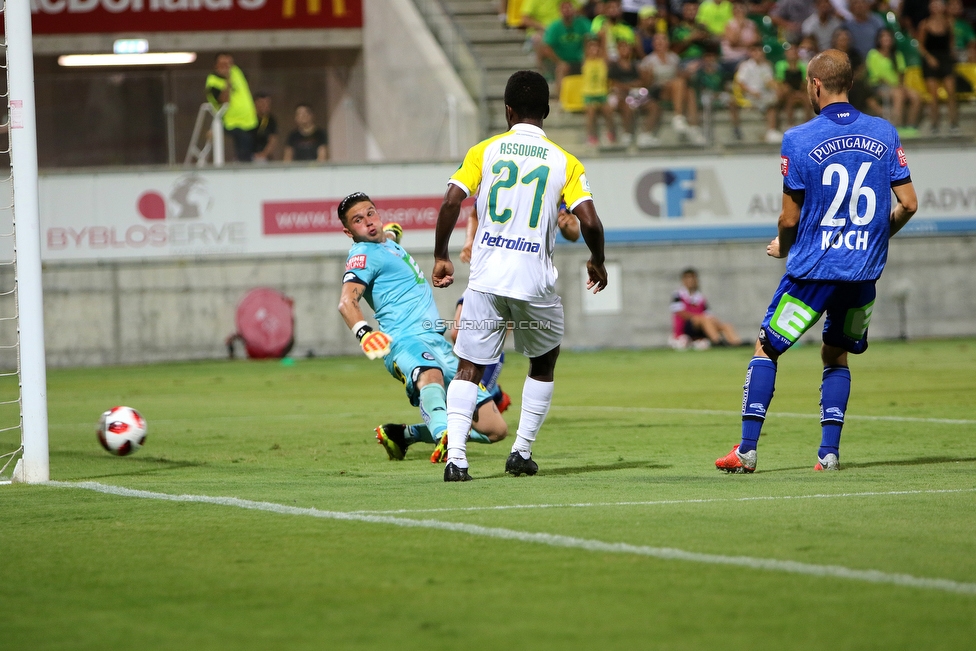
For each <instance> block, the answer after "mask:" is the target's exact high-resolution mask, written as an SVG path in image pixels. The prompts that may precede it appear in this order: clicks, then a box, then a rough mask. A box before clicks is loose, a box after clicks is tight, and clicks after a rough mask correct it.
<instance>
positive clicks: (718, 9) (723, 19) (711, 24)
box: [698, 0, 732, 38]
mask: <svg viewBox="0 0 976 651" xmlns="http://www.w3.org/2000/svg"><path fill="white" fill-rule="evenodd" d="M730 20H732V3H731V2H730V1H729V0H705V1H704V2H702V3H701V4H700V5H699V6H698V22H699V23H701V24H702V25H704V26H705V27H706V28H707V29H708V31H709V32H711V34H712V36H714V37H716V38H721V37H722V35H723V34H725V26H726V25H728V24H729V21H730Z"/></svg>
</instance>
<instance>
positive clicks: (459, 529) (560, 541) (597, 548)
mask: <svg viewBox="0 0 976 651" xmlns="http://www.w3.org/2000/svg"><path fill="white" fill-rule="evenodd" d="M46 485H47V486H53V487H56V488H74V489H83V490H89V491H95V492H98V493H104V494H107V495H115V496H119V497H133V498H139V499H152V500H161V501H168V502H189V503H195V504H213V505H217V506H230V507H235V508H240V509H247V510H252V511H266V512H269V513H277V514H280V515H298V516H305V517H314V518H322V519H327V520H344V521H352V522H367V523H370V524H383V525H391V526H396V527H409V528H417V529H434V530H439V531H448V532H452V533H464V534H468V535H472V536H479V537H485V538H496V539H501V540H515V541H518V542H526V543H534V544H540V545H547V546H549V547H562V548H567V549H582V550H585V551H591V552H602V553H609V554H631V555H636V556H648V557H651V558H657V559H660V560H675V561H686V562H691V563H703V564H708V565H726V566H729V565H731V566H737V567H747V568H750V569H756V570H768V571H772V572H784V573H788V574H802V575H807V576H815V577H833V578H839V579H847V580H851V581H861V582H865V583H876V584H889V585H896V586H901V587H906V588H919V589H923V590H938V591H941V592H951V593H955V594H963V595H976V583H964V582H960V581H953V580H951V579H932V578H926V577H919V576H913V575H910V574H893V573H889V572H882V571H880V570H858V569H854V568H850V567H844V566H841V565H816V564H813V563H801V562H798V561H783V560H776V559H771V558H755V557H751V556H724V555H721V554H702V553H698V552H690V551H686V550H683V549H674V548H671V547H649V546H645V545H631V544H628V543H610V542H604V541H601V540H592V539H587V538H576V537H573V536H562V535H557V534H549V533H531V532H527V531H515V530H512V529H504V528H500V527H482V526H480V525H475V524H466V523H461V522H444V521H441V520H414V519H411V518H397V517H392V516H386V515H370V514H365V513H347V512H342V511H324V510H321V509H315V508H302V507H295V506H286V505H284V504H276V503H274V502H256V501H252V500H244V499H240V498H237V497H212V496H209V495H172V494H169V493H156V492H151V491H144V490H135V489H131V488H123V487H121V486H111V485H108V484H100V483H98V482H59V481H52V482H47V484H46Z"/></svg>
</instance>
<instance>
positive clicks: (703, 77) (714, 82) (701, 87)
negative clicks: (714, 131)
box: [688, 46, 742, 140]
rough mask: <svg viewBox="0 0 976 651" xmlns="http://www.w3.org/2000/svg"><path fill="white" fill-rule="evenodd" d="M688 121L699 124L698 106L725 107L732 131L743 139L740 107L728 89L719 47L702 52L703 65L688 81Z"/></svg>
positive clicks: (703, 107) (712, 47)
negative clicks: (720, 63)
mask: <svg viewBox="0 0 976 651" xmlns="http://www.w3.org/2000/svg"><path fill="white" fill-rule="evenodd" d="M688 85H689V89H688V122H690V123H691V124H692V125H693V126H698V125H699V113H698V108H699V107H701V108H702V109H705V108H706V107H707V108H711V109H716V108H725V109H728V111H729V114H730V116H731V118H732V133H733V135H734V137H735V139H736V140H742V129H741V128H740V126H739V107H738V105H737V104H736V103H735V101H733V99H732V95H731V93H729V92H727V91H726V88H725V87H726V75H725V73H724V72H723V71H722V67H721V66H720V65H719V61H718V48H716V47H714V46H710V47H708V48H706V49H705V52H704V53H703V54H702V60H701V66H699V68H698V70H696V71H695V73H694V74H693V75H692V76H691V79H690V80H689V82H688Z"/></svg>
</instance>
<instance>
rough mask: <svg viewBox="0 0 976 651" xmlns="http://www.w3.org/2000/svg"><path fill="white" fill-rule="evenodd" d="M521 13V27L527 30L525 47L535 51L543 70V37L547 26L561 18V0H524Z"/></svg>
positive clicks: (540, 67) (520, 9)
mask: <svg viewBox="0 0 976 651" xmlns="http://www.w3.org/2000/svg"><path fill="white" fill-rule="evenodd" d="M519 13H520V15H521V18H522V24H521V25H520V27H521V28H522V29H524V30H525V49H526V51H529V50H531V51H533V52H535V54H536V64H537V66H538V68H539V69H540V70H542V66H543V64H544V62H543V59H542V52H543V50H542V46H543V37H544V36H545V33H546V28H547V27H549V25H551V24H553V23H554V22H556V21H557V20H559V17H560V13H559V0H522V4H521V6H520V7H519Z"/></svg>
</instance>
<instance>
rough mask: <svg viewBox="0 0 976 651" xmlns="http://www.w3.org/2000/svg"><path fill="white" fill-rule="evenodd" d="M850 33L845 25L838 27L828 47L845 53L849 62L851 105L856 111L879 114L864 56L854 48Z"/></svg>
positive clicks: (878, 104)
mask: <svg viewBox="0 0 976 651" xmlns="http://www.w3.org/2000/svg"><path fill="white" fill-rule="evenodd" d="M852 43H853V40H852V39H851V33H850V31H848V29H847V28H846V27H838V28H837V30H836V31H835V32H834V38H833V40H832V41H831V43H830V47H832V48H833V49H835V50H840V51H841V52H843V53H844V54H846V55H847V58H848V59H850V62H851V71H852V72H853V73H854V85H853V86H851V90H850V92H849V93H848V97H849V99H850V102H851V105H852V106H853V107H854V108H856V109H857V110H858V111H863V112H865V113H868V114H870V115H881V113H882V112H883V111H882V110H881V104H880V103H879V102H878V98H877V97H876V96H875V94H874V91H873V90H872V88H871V86H870V84H868V71H867V67H866V66H865V65H864V57H862V56H861V54H860V53H859V52H858V51H857V50H855V49H854V47H853V45H852Z"/></svg>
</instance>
